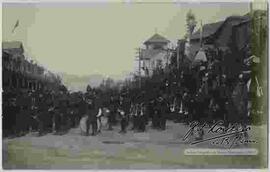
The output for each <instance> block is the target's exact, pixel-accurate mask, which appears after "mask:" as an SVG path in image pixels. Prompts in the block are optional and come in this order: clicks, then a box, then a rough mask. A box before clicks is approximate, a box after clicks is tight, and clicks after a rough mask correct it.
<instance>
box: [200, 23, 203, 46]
mask: <svg viewBox="0 0 270 172" xmlns="http://www.w3.org/2000/svg"><path fill="white" fill-rule="evenodd" d="M200 30H201V32H200V48H202V44H203V42H202V41H203V40H202V37H203V27H202V20H201V29H200Z"/></svg>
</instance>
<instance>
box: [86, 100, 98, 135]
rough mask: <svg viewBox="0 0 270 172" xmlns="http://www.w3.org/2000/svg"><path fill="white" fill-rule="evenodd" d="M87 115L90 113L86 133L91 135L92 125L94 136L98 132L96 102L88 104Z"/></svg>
mask: <svg viewBox="0 0 270 172" xmlns="http://www.w3.org/2000/svg"><path fill="white" fill-rule="evenodd" d="M87 115H88V120H87V125H86V127H87V128H86V135H87V136H88V135H89V130H90V126H91V129H92V133H91V135H92V136H94V135H96V133H97V118H96V115H97V112H96V109H95V107H94V103H93V102H92V101H91V102H90V103H89V104H88V109H87Z"/></svg>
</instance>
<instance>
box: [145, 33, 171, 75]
mask: <svg viewBox="0 0 270 172" xmlns="http://www.w3.org/2000/svg"><path fill="white" fill-rule="evenodd" d="M169 42H170V41H169V40H167V39H166V38H164V37H163V36H161V35H159V34H154V35H153V36H152V37H151V38H149V39H148V40H147V41H145V42H144V45H145V47H146V48H145V49H142V51H141V59H142V62H143V64H142V69H143V71H144V76H151V75H152V74H153V72H154V70H155V69H163V68H164V67H166V65H168V63H169V60H170V59H169V58H170V52H169V51H168V44H169Z"/></svg>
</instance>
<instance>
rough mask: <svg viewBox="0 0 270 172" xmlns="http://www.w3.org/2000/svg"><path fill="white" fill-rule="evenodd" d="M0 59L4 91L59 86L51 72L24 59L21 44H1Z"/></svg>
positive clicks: (58, 81) (17, 42)
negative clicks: (0, 53) (0, 55)
mask: <svg viewBox="0 0 270 172" xmlns="http://www.w3.org/2000/svg"><path fill="white" fill-rule="evenodd" d="M2 57H3V61H2V63H3V64H2V65H3V68H2V74H3V89H4V90H7V89H25V90H41V89H43V88H45V87H51V85H55V84H56V85H57V84H60V80H59V78H58V77H57V76H56V75H54V74H53V73H52V72H49V71H47V70H45V69H44V68H43V67H42V66H40V65H38V64H36V63H34V62H33V61H32V60H30V61H29V60H27V59H26V58H25V56H24V48H23V44H22V42H19V41H12V42H3V43H2Z"/></svg>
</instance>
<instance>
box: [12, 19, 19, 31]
mask: <svg viewBox="0 0 270 172" xmlns="http://www.w3.org/2000/svg"><path fill="white" fill-rule="evenodd" d="M18 26H19V20H17V21H16V23H15V25H14V27H13V30H12V33H14V31H15V29H16V28H17V27H18Z"/></svg>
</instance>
